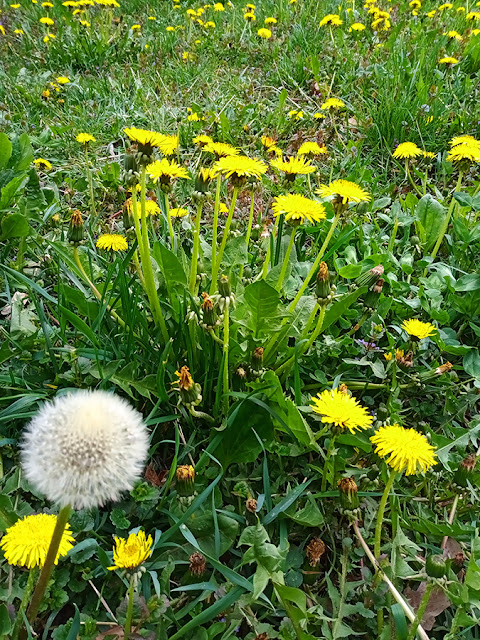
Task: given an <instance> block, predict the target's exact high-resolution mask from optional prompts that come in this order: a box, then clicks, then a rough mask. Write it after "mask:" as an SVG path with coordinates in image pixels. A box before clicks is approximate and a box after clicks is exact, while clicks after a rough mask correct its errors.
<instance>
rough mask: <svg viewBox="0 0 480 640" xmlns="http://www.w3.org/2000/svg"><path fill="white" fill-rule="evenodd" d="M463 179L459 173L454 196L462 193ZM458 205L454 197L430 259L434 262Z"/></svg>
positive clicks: (461, 173) (460, 172) (461, 172)
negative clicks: (458, 192)
mask: <svg viewBox="0 0 480 640" xmlns="http://www.w3.org/2000/svg"><path fill="white" fill-rule="evenodd" d="M462 179H463V171H459V173H458V182H457V186H456V187H455V191H454V192H453V193H454V194H455V193H456V192H457V191H460V189H461V187H462ZM456 204H457V201H456V200H455V198H454V197H453V196H452V200H451V202H450V206H449V208H448V212H447V216H446V218H445V221H444V223H443V225H442V228H441V229H440V234H439V236H438V238H437V242H436V243H435V246H434V247H433V250H432V253H431V254H430V257H431V258H432V260H435V257H436V255H437V253H438V250H439V249H440V246H441V244H442V242H443V238H444V237H445V234H446V233H447V229H448V225H449V224H450V218H451V217H452V213H453V210H454V208H455V205H456ZM426 271H427V270H426V269H425V272H424V274H423V275H424V276H425V273H426Z"/></svg>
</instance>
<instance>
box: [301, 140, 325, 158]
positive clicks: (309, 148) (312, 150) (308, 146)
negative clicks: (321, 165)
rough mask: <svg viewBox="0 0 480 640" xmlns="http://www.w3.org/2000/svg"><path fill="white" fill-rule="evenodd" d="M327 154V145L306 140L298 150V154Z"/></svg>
mask: <svg viewBox="0 0 480 640" xmlns="http://www.w3.org/2000/svg"><path fill="white" fill-rule="evenodd" d="M326 154H327V147H326V146H325V145H322V146H320V145H319V144H318V143H317V142H304V143H303V144H301V145H300V148H299V150H298V151H297V156H321V155H326Z"/></svg>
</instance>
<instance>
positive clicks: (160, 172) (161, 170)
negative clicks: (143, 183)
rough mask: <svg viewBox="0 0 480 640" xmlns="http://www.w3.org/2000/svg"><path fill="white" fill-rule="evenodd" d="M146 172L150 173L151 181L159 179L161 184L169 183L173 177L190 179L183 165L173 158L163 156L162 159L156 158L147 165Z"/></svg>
mask: <svg viewBox="0 0 480 640" xmlns="http://www.w3.org/2000/svg"><path fill="white" fill-rule="evenodd" d="M147 173H148V174H149V175H150V178H151V179H152V180H153V182H158V181H160V183H162V184H169V183H170V181H171V180H173V179H175V178H184V179H186V180H190V176H189V175H188V172H187V170H186V169H185V167H181V166H180V165H179V164H177V163H176V162H174V161H173V160H171V161H170V160H167V159H166V158H163V160H156V161H155V162H152V163H151V164H149V165H147Z"/></svg>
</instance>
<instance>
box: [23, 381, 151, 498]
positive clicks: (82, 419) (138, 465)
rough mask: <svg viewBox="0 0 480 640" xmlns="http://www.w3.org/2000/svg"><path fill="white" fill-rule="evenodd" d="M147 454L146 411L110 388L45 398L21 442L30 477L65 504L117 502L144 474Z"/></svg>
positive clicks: (26, 474)
mask: <svg viewBox="0 0 480 640" xmlns="http://www.w3.org/2000/svg"><path fill="white" fill-rule="evenodd" d="M147 452H148V433H147V429H146V427H145V425H144V423H143V419H142V416H141V414H140V413H139V412H138V411H136V410H135V409H133V407H131V406H130V405H129V403H128V402H127V401H126V400H124V399H123V398H120V397H119V396H116V395H113V394H111V393H107V392H105V391H87V390H82V391H76V392H75V393H71V394H69V395H65V396H61V397H57V398H55V399H54V400H53V401H52V402H46V403H45V404H44V405H43V406H42V407H41V408H40V410H39V412H38V414H37V415H36V416H35V417H34V418H33V419H32V421H31V422H30V423H29V424H28V426H27V428H26V430H25V435H24V440H23V444H22V467H23V470H24V473H25V477H26V478H27V480H28V481H29V482H30V483H31V484H32V485H33V486H34V487H35V488H36V490H38V491H39V492H40V493H43V494H44V495H45V496H46V497H47V498H48V499H49V500H51V501H52V502H56V503H58V504H60V506H62V507H66V506H68V505H72V506H73V507H74V508H76V509H89V508H91V507H96V506H99V505H103V504H104V503H105V502H107V501H108V500H118V499H119V498H120V495H121V494H122V492H123V491H127V490H129V489H131V488H132V487H133V483H134V482H135V480H136V479H137V478H138V477H139V476H140V473H141V471H142V468H143V463H144V461H145V458H146V456H147Z"/></svg>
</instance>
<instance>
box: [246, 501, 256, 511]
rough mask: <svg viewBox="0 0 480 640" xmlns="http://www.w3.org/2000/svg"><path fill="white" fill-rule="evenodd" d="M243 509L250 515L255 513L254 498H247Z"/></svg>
mask: <svg viewBox="0 0 480 640" xmlns="http://www.w3.org/2000/svg"><path fill="white" fill-rule="evenodd" d="M245 507H246V509H247V511H249V512H250V513H256V511H257V501H256V500H255V498H248V500H247V502H246V503H245Z"/></svg>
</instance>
